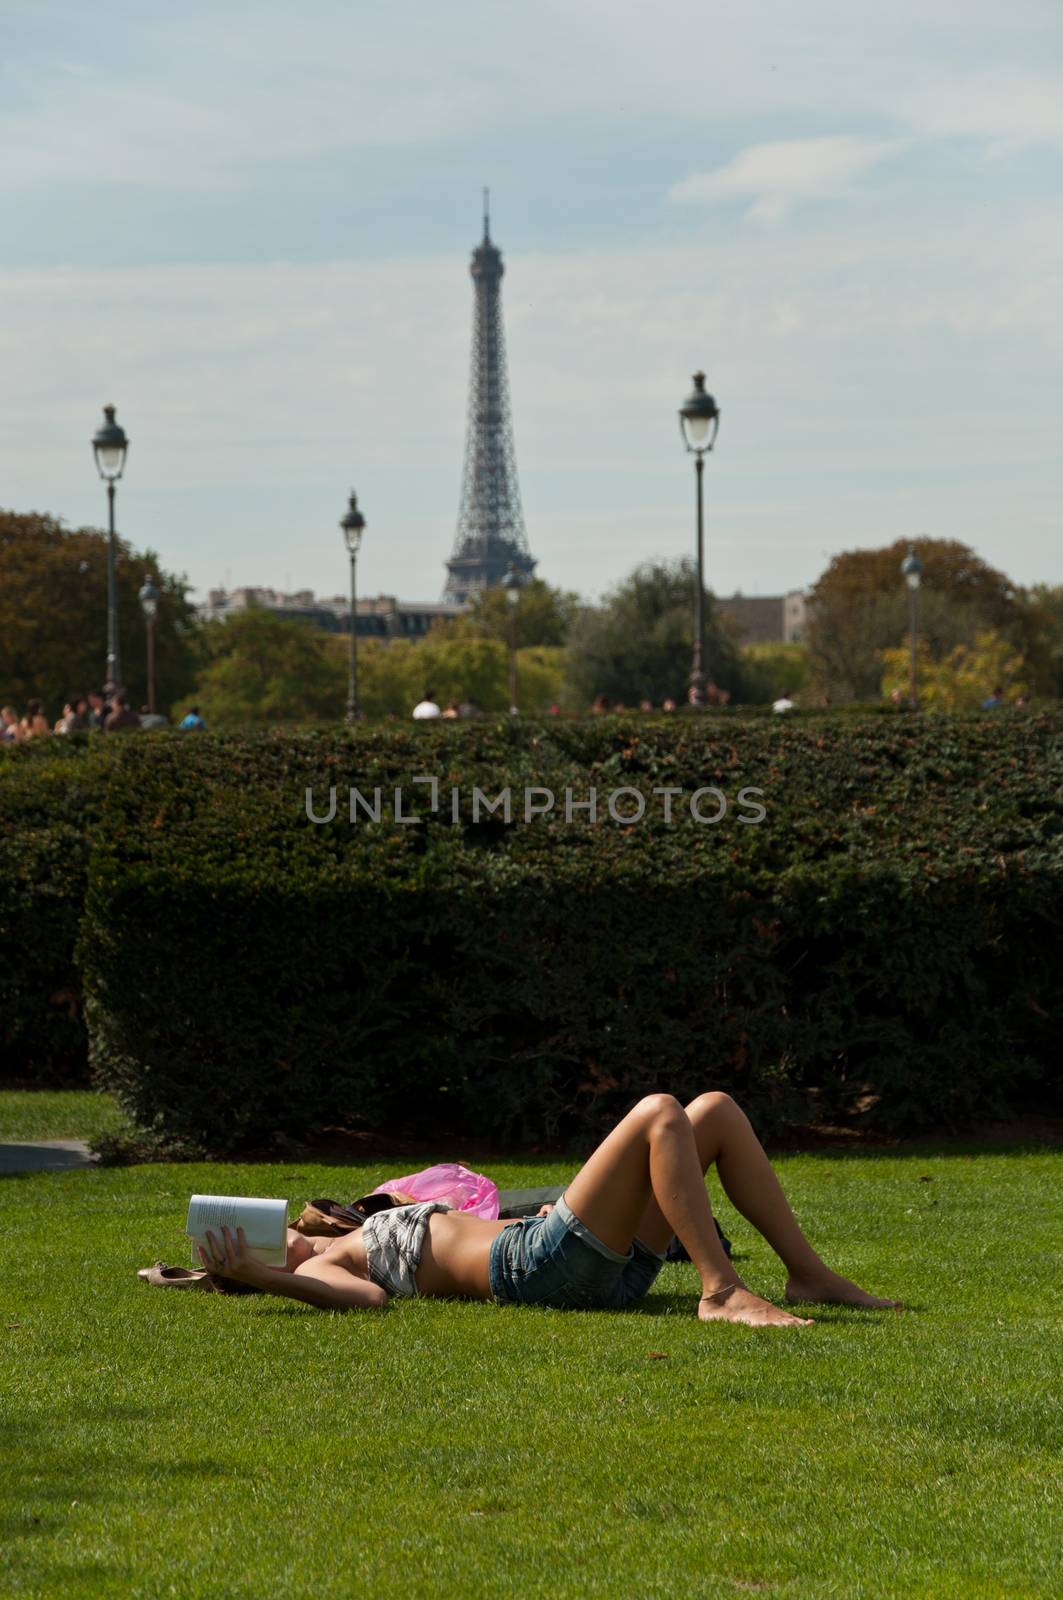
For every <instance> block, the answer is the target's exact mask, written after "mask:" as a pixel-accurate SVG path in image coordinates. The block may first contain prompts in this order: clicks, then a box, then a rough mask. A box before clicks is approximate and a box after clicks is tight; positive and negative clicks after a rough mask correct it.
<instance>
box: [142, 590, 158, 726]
mask: <svg viewBox="0 0 1063 1600" xmlns="http://www.w3.org/2000/svg"><path fill="white" fill-rule="evenodd" d="M137 599H138V600H139V601H140V609H141V611H143V613H144V631H145V633H146V634H147V641H148V710H149V712H150V713H151V715H152V716H154V715H155V618H156V616H157V615H158V610H159V591H158V589H156V587H155V585H154V584H153V583H152V581H151V573H150V572H149V573H147V574H146V576H145V578H144V582H143V583H142V584H141V586H140V589H139V591H138V593H137Z"/></svg>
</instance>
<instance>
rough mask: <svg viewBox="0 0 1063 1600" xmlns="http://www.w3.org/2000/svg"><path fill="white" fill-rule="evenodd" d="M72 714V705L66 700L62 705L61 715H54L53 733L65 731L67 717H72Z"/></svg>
mask: <svg viewBox="0 0 1063 1600" xmlns="http://www.w3.org/2000/svg"><path fill="white" fill-rule="evenodd" d="M73 715H74V707H73V706H72V705H71V703H70V701H69V700H68V701H67V702H66V704H65V705H64V707H63V710H62V713H61V715H60V716H58V717H56V719H55V723H54V725H53V727H52V732H53V733H65V732H66V725H67V720H68V718H70V717H72V716H73Z"/></svg>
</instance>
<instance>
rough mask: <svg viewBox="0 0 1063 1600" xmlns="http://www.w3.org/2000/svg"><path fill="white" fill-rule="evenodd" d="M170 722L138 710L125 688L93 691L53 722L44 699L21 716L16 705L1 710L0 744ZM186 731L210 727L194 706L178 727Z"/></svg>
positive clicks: (164, 725) (70, 703)
mask: <svg viewBox="0 0 1063 1600" xmlns="http://www.w3.org/2000/svg"><path fill="white" fill-rule="evenodd" d="M169 726H170V719H169V718H168V717H164V716H162V715H161V713H160V712H157V711H150V710H149V709H148V707H147V706H141V708H140V710H139V711H134V710H133V707H132V706H131V705H130V704H129V696H128V695H127V694H126V692H125V690H124V689H115V690H114V692H113V693H112V694H107V693H105V692H104V691H103V690H95V689H94V690H93V691H92V692H91V693H90V694H79V695H75V696H73V697H72V698H71V699H69V700H68V701H67V702H66V704H65V705H64V707H63V712H62V715H61V716H59V717H57V718H56V720H55V722H49V721H48V718H47V717H46V716H45V714H44V706H43V705H42V704H41V702H40V700H37V699H32V700H27V701H26V710H25V712H24V713H23V714H22V716H19V713H18V709H17V707H15V706H4V707H3V708H2V709H0V742H2V743H4V744H21V743H22V741H23V740H24V739H41V738H46V737H48V736H49V735H50V734H53V733H93V732H97V733H130V732H133V731H134V730H136V729H138V728H168V727H169ZM177 726H178V727H179V728H182V729H184V730H185V731H186V732H192V731H195V730H198V729H203V728H206V726H207V725H206V723H205V722H204V720H203V718H202V717H201V716H200V714H199V708H198V706H190V707H189V709H188V711H187V712H186V713H185V715H184V716H183V717H182V719H181V721H180V722H179V723H178V724H177Z"/></svg>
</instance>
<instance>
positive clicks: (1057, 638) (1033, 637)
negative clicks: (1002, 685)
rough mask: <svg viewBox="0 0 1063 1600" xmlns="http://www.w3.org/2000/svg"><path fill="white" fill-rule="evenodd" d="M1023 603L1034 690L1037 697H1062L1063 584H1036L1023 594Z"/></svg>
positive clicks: (1027, 655) (1027, 652)
mask: <svg viewBox="0 0 1063 1600" xmlns="http://www.w3.org/2000/svg"><path fill="white" fill-rule="evenodd" d="M1020 601H1021V604H1022V608H1023V615H1024V619H1025V630H1026V635H1027V638H1028V640H1029V643H1028V645H1027V649H1026V659H1027V664H1028V666H1029V668H1030V671H1031V674H1032V677H1033V682H1034V687H1035V689H1036V691H1037V693H1038V694H1047V695H1057V696H1058V695H1063V585H1059V584H1057V585H1054V586H1053V585H1052V584H1048V583H1036V584H1034V586H1033V587H1032V588H1031V589H1025V590H1022V591H1021V593H1020Z"/></svg>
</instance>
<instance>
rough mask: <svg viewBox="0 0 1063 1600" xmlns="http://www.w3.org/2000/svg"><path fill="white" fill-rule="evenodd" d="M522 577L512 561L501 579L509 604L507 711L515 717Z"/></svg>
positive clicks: (516, 708)
mask: <svg viewBox="0 0 1063 1600" xmlns="http://www.w3.org/2000/svg"><path fill="white" fill-rule="evenodd" d="M523 585H524V579H523V578H522V577H521V575H520V573H519V572H518V571H517V569H516V567H515V566H514V565H513V563H512V561H511V562H510V564H509V567H508V569H507V571H506V575H505V577H504V578H503V579H502V587H503V589H504V590H505V591H506V601H507V603H508V605H509V713H510V716H513V717H515V716H516V715H517V712H518V710H519V707H518V705H517V608H518V606H519V605H520V591H521V589H522V587H523Z"/></svg>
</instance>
